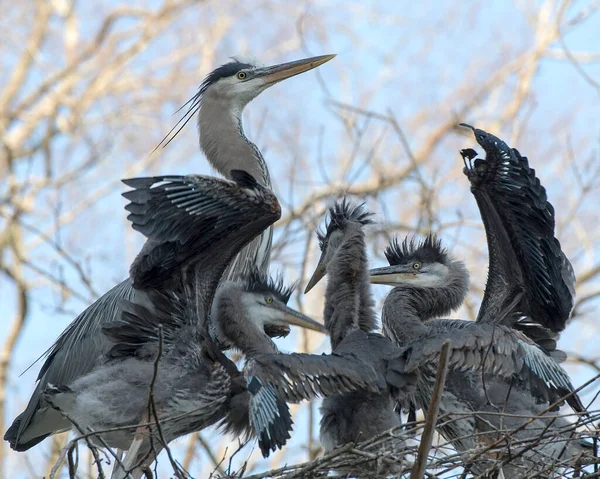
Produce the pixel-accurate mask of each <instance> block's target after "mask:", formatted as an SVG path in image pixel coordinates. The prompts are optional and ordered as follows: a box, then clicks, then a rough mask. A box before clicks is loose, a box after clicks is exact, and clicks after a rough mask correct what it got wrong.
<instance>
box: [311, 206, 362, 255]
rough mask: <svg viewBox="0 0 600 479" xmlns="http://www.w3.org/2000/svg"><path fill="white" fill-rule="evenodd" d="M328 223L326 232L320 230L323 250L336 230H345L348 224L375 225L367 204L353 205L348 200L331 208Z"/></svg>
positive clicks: (320, 241)
mask: <svg viewBox="0 0 600 479" xmlns="http://www.w3.org/2000/svg"><path fill="white" fill-rule="evenodd" d="M328 216H329V218H328V221H327V225H326V226H325V231H321V230H318V231H317V237H318V238H319V247H320V248H321V249H323V244H324V242H325V238H326V237H327V236H329V235H331V233H333V232H334V231H336V230H339V229H342V228H344V226H346V225H347V224H348V223H360V224H361V225H363V226H364V225H370V224H373V220H372V219H371V218H372V216H373V213H371V212H370V211H368V210H367V209H366V208H365V204H364V203H361V204H358V205H357V204H353V203H352V202H351V201H348V199H347V198H343V199H342V200H341V201H340V200H338V201H336V202H335V204H334V205H333V206H331V207H330V208H329V212H328Z"/></svg>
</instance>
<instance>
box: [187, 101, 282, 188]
mask: <svg viewBox="0 0 600 479" xmlns="http://www.w3.org/2000/svg"><path fill="white" fill-rule="evenodd" d="M231 101H232V100H227V99H225V98H223V97H218V96H216V95H213V94H211V93H208V92H207V94H206V95H205V96H204V97H203V98H202V100H201V104H200V113H199V115H198V131H199V134H200V148H202V151H203V152H204V154H205V155H206V158H207V159H208V161H209V162H210V164H211V165H212V166H213V167H214V168H215V169H216V170H217V171H218V172H219V173H221V174H222V175H223V176H224V177H226V178H230V177H231V175H230V172H231V170H233V169H238V170H245V171H247V172H248V173H250V174H251V175H252V176H254V178H256V180H257V181H258V182H260V183H261V184H262V185H263V186H267V187H269V188H270V187H271V176H270V174H269V170H268V168H267V165H266V163H265V160H264V158H263V156H262V154H261V153H260V151H259V149H258V148H257V147H256V145H255V144H254V143H252V142H251V141H250V140H248V138H246V136H245V135H244V130H243V128H242V119H241V118H242V108H241V107H237V106H235V105H234V104H228V102H229V103H231Z"/></svg>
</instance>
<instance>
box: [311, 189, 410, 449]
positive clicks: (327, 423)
mask: <svg viewBox="0 0 600 479" xmlns="http://www.w3.org/2000/svg"><path fill="white" fill-rule="evenodd" d="M370 216H371V215H370V213H368V212H366V210H365V209H364V207H363V206H362V205H360V206H356V205H352V204H351V203H349V202H347V201H346V200H345V199H344V200H343V201H339V202H337V203H336V204H335V205H334V206H333V207H331V208H330V210H329V222H328V225H327V227H326V230H325V232H324V233H319V242H320V247H321V250H322V251H321V258H320V260H319V264H318V266H317V268H316V270H315V273H314V275H313V278H312V279H311V281H310V282H309V286H308V287H312V285H314V284H315V283H316V282H317V281H318V280H319V279H320V278H321V277H323V275H324V274H325V273H326V274H327V276H328V278H329V279H328V282H327V288H326V291H325V309H324V321H325V327H326V328H327V329H328V330H329V333H330V338H331V346H332V350H333V354H334V355H342V356H343V355H347V356H348V357H352V356H356V357H357V358H359V359H360V360H361V361H362V362H364V363H365V365H366V366H369V367H371V368H373V369H374V370H375V371H378V372H379V374H382V375H383V377H384V378H385V383H384V384H383V386H384V387H383V388H382V389H381V390H380V391H378V392H376V391H359V392H354V393H346V394H343V395H339V396H336V397H329V398H326V399H325V400H324V401H323V404H322V407H321V413H322V418H321V433H320V436H321V444H322V445H323V447H324V448H325V450H331V449H333V448H335V447H337V446H340V445H342V444H346V443H348V442H357V441H364V440H367V439H369V438H372V437H374V436H376V435H377V434H380V433H382V432H384V431H386V430H388V429H390V428H392V427H394V426H396V425H399V424H400V420H399V417H398V415H397V414H396V413H395V412H394V405H395V402H396V400H397V399H398V397H400V395H404V394H406V393H407V392H410V391H411V386H412V385H413V384H414V382H415V381H416V379H417V378H416V376H414V375H409V374H405V363H404V358H403V357H402V356H401V354H400V353H399V350H398V349H397V348H396V347H395V346H394V345H393V344H392V342H391V341H389V340H388V339H387V338H384V337H383V336H381V335H379V334H376V333H374V332H373V331H374V329H375V327H376V320H375V312H374V310H373V307H374V301H373V298H372V296H371V291H370V286H369V277H368V264H367V261H368V260H367V254H366V245H365V235H364V232H363V227H364V226H365V225H367V224H370V223H371V222H372V221H371V219H370ZM393 365H395V366H393Z"/></svg>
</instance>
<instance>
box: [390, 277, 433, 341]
mask: <svg viewBox="0 0 600 479" xmlns="http://www.w3.org/2000/svg"><path fill="white" fill-rule="evenodd" d="M417 307H418V303H417V302H416V301H415V297H414V295H412V294H411V292H410V291H409V290H407V289H405V288H402V287H397V288H394V289H393V290H392V291H391V292H390V294H388V296H387V298H385V301H384V303H383V309H382V311H381V322H382V326H383V334H384V335H385V336H387V337H388V338H390V339H391V340H392V341H394V342H395V343H396V344H398V345H403V344H405V343H407V342H408V341H411V340H412V339H416V338H418V337H419V336H420V335H421V334H423V333H424V332H425V331H426V330H427V326H426V325H425V323H423V322H422V321H421V318H420V316H419V313H418V309H417Z"/></svg>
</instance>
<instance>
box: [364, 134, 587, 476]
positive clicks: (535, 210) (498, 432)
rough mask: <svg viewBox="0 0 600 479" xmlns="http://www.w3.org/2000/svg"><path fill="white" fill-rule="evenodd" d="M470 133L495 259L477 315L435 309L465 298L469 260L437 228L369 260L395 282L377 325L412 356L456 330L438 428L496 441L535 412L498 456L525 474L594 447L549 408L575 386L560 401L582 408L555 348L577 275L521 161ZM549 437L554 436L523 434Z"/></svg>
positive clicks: (464, 443)
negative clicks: (477, 147)
mask: <svg viewBox="0 0 600 479" xmlns="http://www.w3.org/2000/svg"><path fill="white" fill-rule="evenodd" d="M475 133H476V138H477V141H478V142H479V143H480V144H481V145H482V146H483V147H484V149H485V150H486V159H485V160H483V159H477V160H476V161H475V162H474V164H473V163H471V160H472V159H473V158H474V157H475V156H476V154H475V152H474V150H471V149H469V150H463V151H462V154H463V156H464V157H465V158H466V160H465V165H466V168H465V174H466V175H467V176H468V177H469V179H470V181H471V189H472V191H473V193H474V194H475V196H476V198H477V202H478V205H479V207H480V211H481V215H482V218H483V221H484V225H485V229H486V235H487V239H488V248H489V258H490V266H489V275H488V281H487V284H486V289H485V294H484V298H483V301H482V304H481V307H480V310H479V314H478V317H477V321H476V322H470V321H461V320H446V319H437V318H439V317H440V316H444V315H447V314H448V313H450V312H451V311H452V310H453V309H456V308H458V307H459V306H460V304H461V303H462V301H463V299H464V297H465V295H466V293H467V290H468V275H467V272H466V269H465V267H464V264H463V263H462V262H460V261H457V260H455V259H454V258H452V256H451V255H450V254H449V253H448V252H447V251H446V250H445V249H444V248H443V247H442V245H441V242H440V241H439V240H437V239H436V238H434V237H432V236H429V237H427V238H426V239H425V240H424V241H423V242H421V243H415V242H414V241H407V240H405V241H404V242H402V243H400V242H398V241H394V242H392V243H391V244H390V245H389V246H388V248H387V249H386V257H387V259H388V262H389V263H390V266H388V267H384V268H377V269H374V270H372V271H371V281H372V282H374V283H381V284H388V285H391V286H394V289H393V290H392V292H391V293H390V294H389V295H388V296H387V298H386V300H385V303H384V307H383V312H382V322H383V328H384V334H386V335H387V336H389V337H391V338H393V339H394V341H395V342H396V343H397V344H398V345H403V346H404V345H412V347H413V349H414V351H415V356H414V357H413V359H414V360H417V358H420V359H423V358H425V357H427V356H428V355H429V356H431V357H433V354H435V353H436V352H437V350H438V349H439V344H441V342H442V341H444V340H446V339H447V338H450V339H451V340H452V351H453V352H452V355H451V357H450V371H449V376H448V381H447V386H446V389H445V392H444V394H443V396H442V401H441V406H440V409H441V411H442V412H443V413H448V414H452V413H457V414H456V418H454V419H453V420H451V421H446V422H444V423H441V424H440V425H439V427H438V430H439V431H440V433H441V434H442V435H443V436H444V437H445V438H446V440H448V441H450V442H451V443H452V444H453V445H454V447H456V449H457V450H458V451H459V452H466V451H471V450H473V449H474V448H478V447H482V446H484V447H485V446H488V445H490V444H492V443H494V442H495V441H500V438H501V437H502V436H503V435H504V434H505V433H507V432H509V431H510V430H512V429H516V428H517V427H519V426H521V425H522V423H523V422H524V421H525V420H527V419H528V418H534V417H536V416H539V415H541V417H539V418H536V419H535V420H532V422H531V423H530V424H529V426H528V427H525V428H523V429H520V430H518V431H517V432H516V433H515V434H514V440H515V441H517V442H518V441H522V442H521V446H517V445H513V448H512V452H513V453H514V452H515V451H516V452H517V456H516V458H515V459H513V460H511V461H510V462H509V461H508V459H506V457H504V456H500V458H501V459H502V458H504V459H506V460H507V462H509V463H508V464H505V465H504V467H503V472H504V473H505V475H506V477H525V476H526V475H528V474H529V473H530V471H531V470H535V471H539V470H541V469H545V468H547V467H548V466H549V465H551V464H560V463H563V462H565V461H567V464H569V462H570V463H571V464H572V463H573V461H572V460H571V457H572V456H581V455H582V454H583V453H585V451H586V449H589V446H588V445H587V444H586V443H584V442H582V441H579V440H577V439H573V438H572V437H571V436H572V432H566V431H569V430H571V429H572V428H571V427H570V425H569V423H568V422H567V421H566V420H565V419H564V418H560V417H557V416H556V414H555V411H546V409H547V408H548V407H549V406H550V405H552V404H554V403H555V402H558V401H560V400H561V398H563V397H565V396H567V395H568V394H571V396H570V397H568V398H567V400H566V401H567V403H568V404H569V405H570V406H571V407H572V408H573V409H574V410H575V411H576V412H578V413H585V409H584V407H583V405H582V403H581V401H580V399H579V397H578V396H577V395H576V394H574V393H573V390H574V388H573V385H572V384H571V381H570V379H569V377H568V375H567V373H566V372H565V371H564V370H563V369H562V368H561V367H560V365H559V361H562V360H564V358H565V355H564V353H563V352H561V351H558V350H557V349H556V337H557V334H558V333H559V332H560V331H562V329H564V326H565V323H566V321H567V319H568V317H569V312H570V309H571V307H572V304H573V298H572V296H573V284H574V275H573V271H572V268H571V266H570V263H569V262H568V260H567V259H566V257H565V255H564V254H563V252H562V250H561V249H560V243H559V242H558V240H556V238H555V237H554V209H553V208H552V205H551V204H550V203H549V202H548V201H547V198H546V192H545V190H544V188H543V187H542V186H541V184H540V182H539V180H538V179H537V178H536V177H535V172H534V171H533V170H532V169H530V168H529V164H528V162H527V159H525V158H523V157H521V155H520V154H519V153H518V151H516V150H513V149H510V148H509V147H508V146H507V145H506V144H505V143H504V142H502V141H501V140H500V139H498V138H496V137H494V136H493V135H490V134H488V133H486V132H483V131H482V130H475ZM467 160H468V161H469V163H467ZM409 363H410V362H409ZM422 372H423V374H422V376H421V377H422V378H423V380H422V383H421V384H420V385H419V387H418V389H417V390H418V392H417V394H416V396H415V400H416V403H417V406H418V407H419V408H422V409H425V410H426V409H427V406H428V404H429V400H430V399H431V392H432V381H433V377H434V375H433V370H432V368H431V366H429V369H428V370H423V371H422ZM474 412H478V413H479V415H477V414H473V413H474ZM486 413H487V414H486ZM544 435H546V436H548V435H549V436H550V438H548V437H545V438H542V439H540V442H539V444H536V445H533V446H531V445H529V444H528V442H531V441H534V440H536V439H538V438H539V437H541V436H544ZM523 443H525V444H523ZM498 444H500V442H498ZM519 451H521V452H519ZM509 456H510V455H509ZM507 457H508V456H507ZM497 458H498V456H494V457H491V456H489V455H488V459H497ZM487 467H494V463H493V462H492V463H491V465H490V463H488V464H484V465H478V466H475V469H476V470H477V471H478V473H482V472H483V471H484V470H485V468H487Z"/></svg>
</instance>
